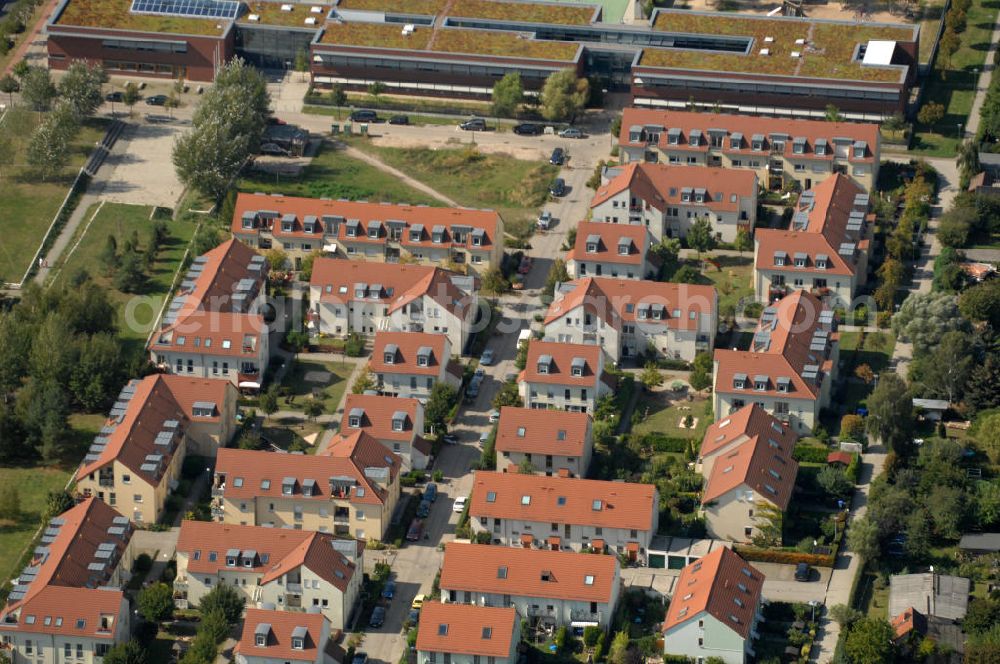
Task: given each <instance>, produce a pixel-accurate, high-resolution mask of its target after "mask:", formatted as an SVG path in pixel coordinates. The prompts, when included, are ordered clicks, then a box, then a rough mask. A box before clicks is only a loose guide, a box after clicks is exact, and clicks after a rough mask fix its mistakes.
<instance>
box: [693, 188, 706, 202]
mask: <svg viewBox="0 0 1000 664" xmlns="http://www.w3.org/2000/svg"><path fill="white" fill-rule="evenodd" d="M694 202H695V203H704V202H705V192H704V190H701V189H695V190H694Z"/></svg>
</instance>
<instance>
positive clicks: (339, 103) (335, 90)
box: [330, 83, 347, 119]
mask: <svg viewBox="0 0 1000 664" xmlns="http://www.w3.org/2000/svg"><path fill="white" fill-rule="evenodd" d="M330 103H331V104H333V105H334V106H336V107H337V117H338V119H339V117H340V109H341V108H343V106H344V104H346V103H347V93H346V92H345V91H344V86H343V85H342V84H340V83H334V84H333V85H332V86H331V87H330Z"/></svg>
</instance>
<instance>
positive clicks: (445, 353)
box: [368, 331, 451, 376]
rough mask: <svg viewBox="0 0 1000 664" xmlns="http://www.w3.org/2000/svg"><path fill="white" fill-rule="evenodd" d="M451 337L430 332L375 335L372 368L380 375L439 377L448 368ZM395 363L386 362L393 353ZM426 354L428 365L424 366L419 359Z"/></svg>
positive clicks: (382, 332) (369, 362) (369, 363)
mask: <svg viewBox="0 0 1000 664" xmlns="http://www.w3.org/2000/svg"><path fill="white" fill-rule="evenodd" d="M449 345H450V344H449V343H448V337H447V335H444V334H432V333H430V332H386V331H379V332H376V333H375V341H374V344H373V346H374V348H373V349H372V355H371V359H370V360H369V361H368V366H369V367H371V370H372V372H373V373H378V374H385V373H388V374H393V373H401V374H416V375H425V376H438V375H440V374H441V373H442V372H443V371H444V370H445V368H446V367H447V366H448V361H449V360H450V359H451V357H450V349H449ZM390 351H391V354H392V356H393V362H392V364H389V363H387V362H386V361H385V355H386V354H387V352H390ZM421 354H425V355H426V357H427V358H428V359H427V364H426V366H421V365H420V364H419V363H418V361H417V358H418V356H420V355H421Z"/></svg>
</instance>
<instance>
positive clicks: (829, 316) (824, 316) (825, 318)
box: [819, 309, 833, 332]
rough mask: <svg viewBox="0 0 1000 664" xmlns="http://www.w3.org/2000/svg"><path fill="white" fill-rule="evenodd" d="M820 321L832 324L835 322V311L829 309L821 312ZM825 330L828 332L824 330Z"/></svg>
mask: <svg viewBox="0 0 1000 664" xmlns="http://www.w3.org/2000/svg"><path fill="white" fill-rule="evenodd" d="M819 322H820V323H822V324H823V325H831V324H832V323H833V312H832V311H830V310H829V309H827V310H824V311H821V312H819ZM824 332H827V331H826V330H824Z"/></svg>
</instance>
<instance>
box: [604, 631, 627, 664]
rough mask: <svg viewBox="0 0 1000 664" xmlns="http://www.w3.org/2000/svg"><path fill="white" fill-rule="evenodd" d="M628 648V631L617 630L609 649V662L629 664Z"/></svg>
mask: <svg viewBox="0 0 1000 664" xmlns="http://www.w3.org/2000/svg"><path fill="white" fill-rule="evenodd" d="M628 648H629V638H628V632H626V631H621V632H616V633H615V638H613V639H612V640H611V647H610V648H609V649H608V664H629V656H628Z"/></svg>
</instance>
